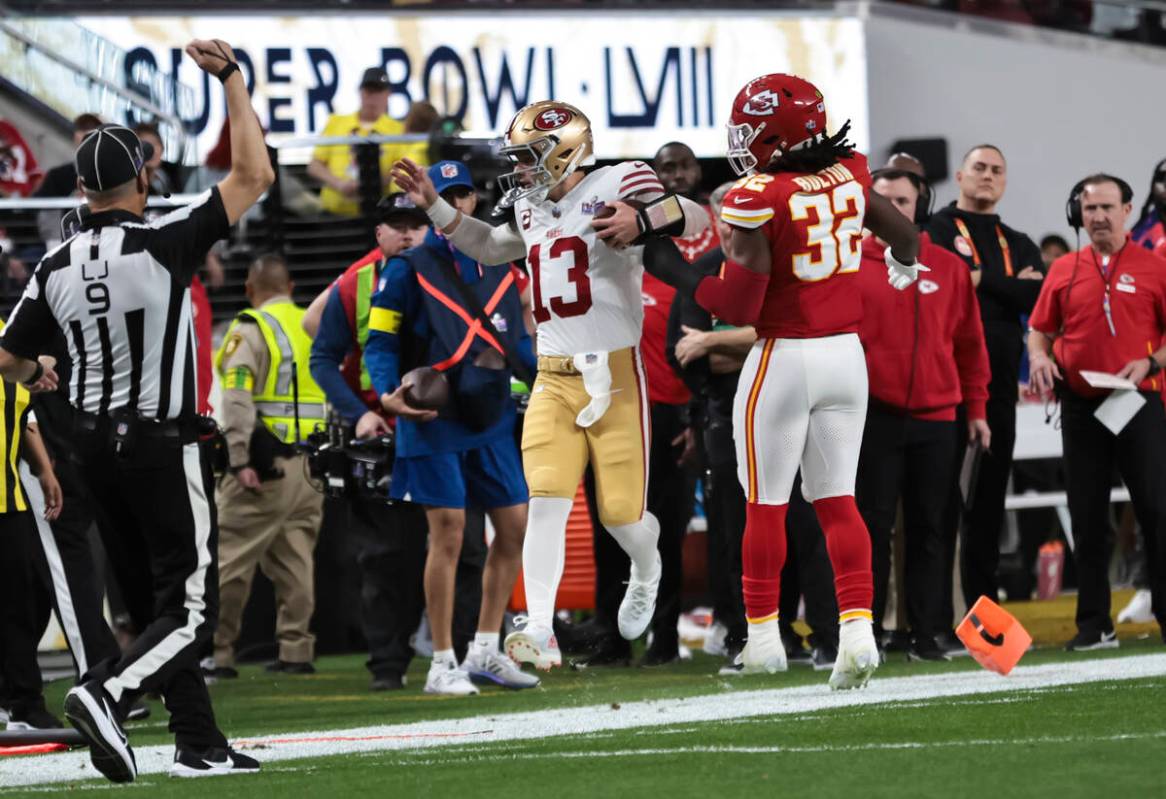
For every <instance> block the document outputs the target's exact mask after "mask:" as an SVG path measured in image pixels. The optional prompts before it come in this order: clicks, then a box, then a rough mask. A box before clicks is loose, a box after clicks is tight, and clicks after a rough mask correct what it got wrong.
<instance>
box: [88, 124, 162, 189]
mask: <svg viewBox="0 0 1166 799" xmlns="http://www.w3.org/2000/svg"><path fill="white" fill-rule="evenodd" d="M153 156H154V146H153V145H151V144H149V143H148V142H142V140H141V139H139V138H138V134H136V133H134V132H133V131H132V130H130V129H129V128H127V127H124V126H122V125H102V126H101V127H100V128H98V129H97V130H95V131H93V132H92V133H90V134H89V135H88V136H86V137H85V138H84V140H82V142H81V144H80V145H79V146H78V147H77V152H76V153H75V154H74V155H73V163H74V164H75V165H76V167H77V176H78V177H79V178H81V185H82V186H84V187H85V188H86V189H88V190H89V191H109V190H110V189H115V188H117V187H118V186H120V185H122V184H123V183H129V182H130V181H131V180H133V179H134V178H136V177H137V176H138V173H139V172H141V171H142V167H143V166H144V165H145V163H146V162H147V161H149V160H150V159H151V158H152V157H153Z"/></svg>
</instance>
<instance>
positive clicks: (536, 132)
mask: <svg viewBox="0 0 1166 799" xmlns="http://www.w3.org/2000/svg"><path fill="white" fill-rule="evenodd" d="M501 152H502V154H503V155H505V156H506V157H507V158H509V159H510V160H511V161H512V162H513V163H514V165H515V168H514V170H513V171H511V172H507V173H506V174H505V175H501V176H499V178H498V185H499V186H500V187H501V188H502V199H500V200H499V201H498V206H499V207H500V208H509V207H510V206H512V205H514V203H515V202H517V201H518V200H521V199H523V198H525V197H534V198H535V200H534V201H535V202H539V201H541V200H542V199H543V198H544V197H546V196H547V192H549V191H550V190H551V189H552V188H554V187H555V186H557V185H558V184H559V183H561V182H562V181H563V180H564V179H565V178H566V177H567V176H568V175H570V174H571V173H572V172H574V171H575V170H576V169H577V168H578V167H580V166H586V165H589V164H592V163H594V162H595V155H594V151H593V148H592V143H591V120H589V119H588V118H587V115H586V114H584V113H583V112H582V111H580V110H579V109H578V108H576V107H575V106H573V105H568V104H567V103H559V102H556V101H554V100H542V101H540V102H537V103H531V104H530V105H528V106H526V107H525V108H523V109H521V110H520V111H519V112H518V113H517V114H515V115H514V119H512V120H510V127H509V128H507V129H506V141H505V143H504V144H503V146H502V149H501Z"/></svg>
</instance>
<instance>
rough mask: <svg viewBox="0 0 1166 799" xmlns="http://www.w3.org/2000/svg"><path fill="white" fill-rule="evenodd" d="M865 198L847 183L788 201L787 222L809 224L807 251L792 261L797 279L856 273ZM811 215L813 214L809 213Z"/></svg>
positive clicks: (795, 196) (852, 185)
mask: <svg viewBox="0 0 1166 799" xmlns="http://www.w3.org/2000/svg"><path fill="white" fill-rule="evenodd" d="M865 211H866V197H865V195H864V194H863V191H862V186H861V185H859V184H858V183H857V182H855V181H849V182H847V183H843V184H841V185H839V186H836V187H834V189H832V190H831V191H829V192H820V193H814V194H802V193H798V194H794V195H792V196H791V197H790V198H789V214H790V219H791V220H792V221H794V222H801V221H810V220H812V224H810V225H807V226H806V245H807V246H808V249H807V250H804V251H802V252H799V253H795V254H794V255H793V258H792V264H793V271H794V275H796V276H797V278H798V279H799V280H805V281H810V282H814V281H818V280H825V279H826V278H828V277H830V276H831V275H833V274H835V273H838V274H846V273H847V272H857V271H858V265H859V263H860V262H861V260H862V251H861V239H862V220H863V215H864V213H865ZM811 212H812V213H811Z"/></svg>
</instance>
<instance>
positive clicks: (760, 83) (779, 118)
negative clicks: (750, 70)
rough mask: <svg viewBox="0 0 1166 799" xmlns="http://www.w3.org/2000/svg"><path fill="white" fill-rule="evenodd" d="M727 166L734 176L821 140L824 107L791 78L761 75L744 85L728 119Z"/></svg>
mask: <svg viewBox="0 0 1166 799" xmlns="http://www.w3.org/2000/svg"><path fill="white" fill-rule="evenodd" d="M728 127H729V163H730V164H731V165H732V167H733V171H735V172H736V173H737V174H738V175H745V174H748V173H749V172H752V171H753V170H754V169H757V168H758V167H761V168H764V167H765V166H766V165H767V164H769V162H770V160H771V159H772V158H773V156H774V155H778V154H780V153H784V152H789V151H790V150H796V149H797V148H798V147H801V146H804V145H805V144H807V143H808V142H812V141H814V140H815V139H817V138H818V137H821V136H824V135H825V134H826V103H825V101H824V100H823V99H822V93H821V92H820V91H818V89H817V87H815V86H814V84H812V83H810V82H809V81H808V80H803V79H802V78H799V77H797V76H796V75H782V74H779V73H775V74H772V75H762V76H761V77H760V78H754V79H753V80H751V81H749V82H748V83H746V84H745V87H744V88H743V89H741V91H739V92H738V93H737V99H735V100H733V113H732V114H731V115H730V116H729V126H728Z"/></svg>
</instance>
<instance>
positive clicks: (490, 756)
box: [397, 730, 1166, 766]
mask: <svg viewBox="0 0 1166 799" xmlns="http://www.w3.org/2000/svg"><path fill="white" fill-rule="evenodd" d="M1157 738H1166V730H1158V731H1156V732H1144V733H1128V734H1118V735H1102V736H1084V735H1062V736H1040V737H1035V738H981V739H975V740H969V741H965V740H957V741H894V742H885V741H884V742H881V743H869V744H839V745H834V744H823V745H821V746H669V747H659V746H657V747H651V748H644V749H615V750H607V751H603V750H588V751H586V752H509V751H506V750H497V751H493V752H487V751H475V752H469V753H467V752H465V751H459V752H458V760H459V761H462V762H466V761H474V762H476V763H484V762H487V761H496V760H546V759H580V758H582V759H585V760H591V759H592V758H599V757H655V756H656V755H690V754H691V755H700V754H704V755H717V754H727V755H791V754H793V755H814V754H827V753H829V754H845V753H848V752H871V751H901V750H905V749H949V748H952V747H959V748H963V747H965V746H1039V745H1041V744H1070V743H1089V744H1094V743H1105V742H1116V741H1141V740H1147V739H1157ZM422 754H425V755H428V753H427V752H426V753H422V752H417V751H414V752H404V753H402V755H403V756H402V757H401V758H400V759H398V760H397V764H398V765H402V766H434V765H441V764H443V763H446V762H448V761H443V760H440V759H437V758H432V757H415V755H422Z"/></svg>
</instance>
